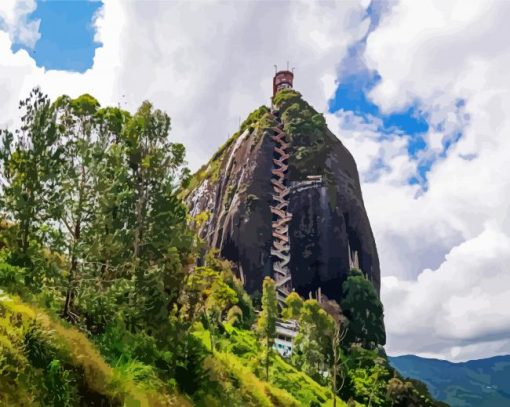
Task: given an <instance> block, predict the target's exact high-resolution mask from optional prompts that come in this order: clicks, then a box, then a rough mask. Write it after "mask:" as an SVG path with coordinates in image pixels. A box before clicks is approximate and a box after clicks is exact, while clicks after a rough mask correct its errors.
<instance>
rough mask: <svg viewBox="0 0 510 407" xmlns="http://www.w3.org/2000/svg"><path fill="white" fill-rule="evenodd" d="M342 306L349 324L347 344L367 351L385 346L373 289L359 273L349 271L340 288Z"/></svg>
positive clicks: (382, 322) (378, 303) (381, 315)
mask: <svg viewBox="0 0 510 407" xmlns="http://www.w3.org/2000/svg"><path fill="white" fill-rule="evenodd" d="M342 294H343V297H342V301H341V306H342V310H343V312H344V314H345V316H346V317H347V318H348V320H349V330H348V332H347V338H346V341H347V342H348V343H360V344H361V345H362V346H363V347H365V348H367V349H374V348H375V347H376V346H377V345H384V344H385V343H386V333H385V329H384V312H383V306H382V304H381V301H380V300H379V298H378V296H377V293H376V292H375V289H374V287H373V285H372V284H371V283H370V282H369V281H368V280H367V279H366V278H365V277H364V276H363V274H362V273H361V272H360V271H356V270H354V271H352V272H351V275H350V276H349V277H348V278H347V280H346V281H345V282H344V283H343V285H342Z"/></svg>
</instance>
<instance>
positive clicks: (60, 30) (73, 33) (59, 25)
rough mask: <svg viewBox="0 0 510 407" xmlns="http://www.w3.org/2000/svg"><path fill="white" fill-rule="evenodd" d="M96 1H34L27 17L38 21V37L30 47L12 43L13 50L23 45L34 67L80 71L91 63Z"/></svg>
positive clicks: (97, 3) (95, 44)
mask: <svg viewBox="0 0 510 407" xmlns="http://www.w3.org/2000/svg"><path fill="white" fill-rule="evenodd" d="M101 4H102V3H101V2H100V1H48V0H38V1H37V8H36V10H35V11H34V12H33V13H32V14H31V15H30V16H29V19H30V20H40V21H41V23H40V26H39V32H40V34H41V37H40V39H39V40H38V41H37V43H36V45H35V48H34V49H33V50H31V49H27V48H26V47H24V46H23V45H22V44H13V47H12V49H13V51H16V50H17V49H20V48H25V49H27V51H28V52H29V53H30V54H31V55H32V57H33V58H34V59H35V61H36V63H37V66H40V67H44V68H46V69H59V70H67V71H76V72H84V71H85V70H87V69H88V68H90V67H91V66H92V62H93V57H94V51H95V49H96V48H97V47H98V46H99V45H100V44H98V43H95V42H94V27H93V18H94V14H95V13H96V11H97V10H98V9H99V8H100V7H101Z"/></svg>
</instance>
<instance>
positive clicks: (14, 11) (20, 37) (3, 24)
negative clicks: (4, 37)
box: [0, 0, 41, 48]
mask: <svg viewBox="0 0 510 407" xmlns="http://www.w3.org/2000/svg"><path fill="white" fill-rule="evenodd" d="M35 8H36V3H35V0H2V2H1V3H0V29H2V30H3V31H6V32H7V33H8V34H9V37H10V39H11V41H12V42H16V43H19V44H23V45H26V46H27V47H29V48H33V47H34V46H35V43H36V42H37V40H38V39H39V38H40V34H39V24H40V23H41V21H40V20H32V21H29V19H28V18H27V17H28V16H29V15H30V13H32V12H33V11H34V10H35Z"/></svg>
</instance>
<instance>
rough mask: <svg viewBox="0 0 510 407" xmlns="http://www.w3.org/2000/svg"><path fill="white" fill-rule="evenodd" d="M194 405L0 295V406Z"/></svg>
mask: <svg viewBox="0 0 510 407" xmlns="http://www.w3.org/2000/svg"><path fill="white" fill-rule="evenodd" d="M98 400H102V402H107V403H109V404H110V405H118V406H121V405H124V406H139V407H144V406H183V407H184V406H191V404H190V403H189V402H188V401H187V400H186V399H185V398H184V397H182V396H180V395H179V394H169V393H167V392H165V391H164V383H163V382H161V380H159V379H158V378H157V376H156V375H155V373H154V371H153V369H152V367H151V366H147V365H143V364H141V363H138V362H133V361H130V362H129V363H127V364H119V365H118V366H115V367H112V366H110V365H108V364H107V363H106V362H105V360H104V359H103V357H102V356H101V355H100V353H99V352H98V350H97V349H96V348H95V346H94V345H93V344H92V343H91V342H90V341H89V339H88V338H87V337H86V336H85V335H84V334H83V333H81V332H79V331H78V330H77V329H75V328H70V327H67V326H65V325H64V324H63V323H61V322H57V321H55V320H53V319H52V318H50V317H49V316H48V314H47V313H45V312H44V311H43V310H40V309H38V308H37V307H35V306H32V305H30V304H26V303H24V302H22V301H21V300H20V299H19V298H18V297H16V296H13V295H9V294H6V293H5V292H3V291H2V290H0V405H9V406H32V405H34V406H37V405H55V406H75V405H80V403H83V404H84V405H87V404H90V403H91V402H92V401H96V402H97V401H98Z"/></svg>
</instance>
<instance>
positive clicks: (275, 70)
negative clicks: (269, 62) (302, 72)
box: [274, 65, 278, 75]
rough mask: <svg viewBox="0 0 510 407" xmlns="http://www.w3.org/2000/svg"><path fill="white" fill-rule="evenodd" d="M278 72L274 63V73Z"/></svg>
mask: <svg viewBox="0 0 510 407" xmlns="http://www.w3.org/2000/svg"><path fill="white" fill-rule="evenodd" d="M277 72H278V67H277V66H276V65H274V73H275V75H276V73H277Z"/></svg>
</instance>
